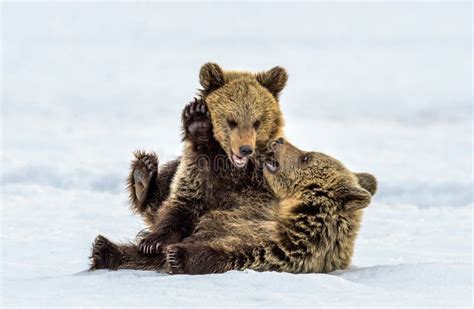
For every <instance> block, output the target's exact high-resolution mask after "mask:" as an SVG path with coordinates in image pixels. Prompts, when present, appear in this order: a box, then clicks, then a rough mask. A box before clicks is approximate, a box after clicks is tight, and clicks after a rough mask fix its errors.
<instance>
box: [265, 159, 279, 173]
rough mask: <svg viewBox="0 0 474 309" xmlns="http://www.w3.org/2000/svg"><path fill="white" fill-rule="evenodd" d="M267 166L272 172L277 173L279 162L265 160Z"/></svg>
mask: <svg viewBox="0 0 474 309" xmlns="http://www.w3.org/2000/svg"><path fill="white" fill-rule="evenodd" d="M265 166H266V167H267V170H268V171H270V172H272V173H275V172H276V171H277V170H278V162H276V161H268V162H265Z"/></svg>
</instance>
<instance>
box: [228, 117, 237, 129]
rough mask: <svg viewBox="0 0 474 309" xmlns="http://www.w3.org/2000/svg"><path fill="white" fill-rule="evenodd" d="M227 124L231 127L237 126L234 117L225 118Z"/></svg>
mask: <svg viewBox="0 0 474 309" xmlns="http://www.w3.org/2000/svg"><path fill="white" fill-rule="evenodd" d="M227 124H229V127H230V128H231V129H233V128H235V127H237V121H235V120H234V119H227Z"/></svg>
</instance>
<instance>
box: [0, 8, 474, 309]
mask: <svg viewBox="0 0 474 309" xmlns="http://www.w3.org/2000/svg"><path fill="white" fill-rule="evenodd" d="M471 22H472V5H471V4H463V3H450V4H448V3H445V4H435V3H399V4H396V3H391V4H387V3H378V4H375V3H372V4H361V3H337V4H329V3H315V4H304V5H303V4H301V5H295V4H257V5H255V4H215V3H208V4H203V3H199V4H180V5H171V4H160V3H149V4H132V3H121V4H117V3H115V4H110V3H109V4H108V3H100V4H99V3H80V2H76V3H68V4H64V3H62V4H61V3H51V4H31V3H20V4H18V3H2V69H1V72H2V74H1V75H2V148H1V155H2V163H1V164H2V165H1V175H2V180H1V184H2V199H1V201H2V207H1V217H2V220H1V224H2V234H1V240H2V246H1V250H2V263H1V265H2V268H1V277H2V282H1V292H2V293H1V298H2V306H19V305H25V306H39V305H44V306H53V305H59V306H67V305H84V306H92V305H99V306H100V305H127V306H141V305H150V306H152V305H162V306H175V305H180V306H191V305H198V306H199V305H200V306H206V305H207V306H209V305H214V306H220V305H226V306H239V305H260V306H275V305H279V306H290V305H298V306H305V305H306V306H316V305H321V306H338V305H350V306H363V305H374V306H395V305H405V306H465V307H471V306H472V302H473V299H472V294H473V284H472V245H473V238H472V226H473V225H472V223H473V221H472V211H473V191H472V190H473V189H472V188H473V177H472V159H473V155H472V129H473V128H472V116H473V114H472V75H471V74H472V37H471V36H472V33H471V31H472V30H471ZM209 60H212V61H215V62H217V63H220V64H221V65H222V66H223V67H224V68H232V69H239V68H241V69H251V70H263V69H268V68H270V67H272V66H274V65H281V66H284V67H286V68H287V69H288V71H289V73H290V80H289V84H288V87H287V89H286V90H285V93H284V94H283V96H282V99H281V101H282V108H283V110H284V112H285V115H286V121H287V125H286V132H287V136H288V138H289V139H291V140H292V141H293V143H295V144H296V145H298V146H300V147H301V148H304V149H317V150H319V151H323V152H326V153H328V154H331V155H333V156H335V157H337V158H339V159H341V160H342V161H343V162H344V163H345V164H346V165H347V166H348V167H350V168H351V169H353V170H355V171H368V172H371V173H373V174H375V175H376V176H377V177H378V178H379V181H380V190H379V192H378V194H377V196H376V198H375V200H374V202H373V203H372V205H371V206H370V207H369V208H368V209H367V210H366V212H365V218H364V222H363V224H362V230H361V234H360V237H359V239H358V241H357V245H356V253H355V256H354V261H353V265H354V266H353V267H352V268H351V270H349V271H342V272H336V273H333V274H308V275H291V274H277V273H255V272H230V273H226V274H222V275H210V276H194V277H189V276H168V275H163V274H156V273H152V272H135V271H119V272H106V271H100V272H95V273H87V272H84V270H85V269H87V263H88V261H87V256H88V254H89V249H90V244H91V242H92V240H93V239H94V237H95V236H96V235H97V234H99V233H101V234H103V235H106V236H109V237H110V238H111V239H113V240H117V241H119V240H127V239H131V238H133V236H134V235H135V234H136V232H137V231H138V230H140V229H141V227H142V226H141V222H140V221H139V220H138V219H137V218H135V217H134V216H132V215H131V214H130V212H129V211H128V208H127V204H126V194H125V192H124V178H125V177H126V174H127V169H128V163H129V160H130V153H131V152H132V151H133V150H135V149H138V148H144V149H152V150H155V151H157V152H158V154H159V155H160V157H161V159H162V161H166V160H168V159H171V158H173V157H175V156H177V155H179V153H180V143H179V113H180V110H181V109H182V107H183V105H184V103H186V102H187V101H189V100H190V99H191V98H192V96H193V94H194V91H195V89H196V88H197V87H198V84H197V72H198V69H199V67H200V65H201V64H202V63H204V62H206V61H209ZM25 291H26V292H25Z"/></svg>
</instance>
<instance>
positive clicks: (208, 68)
mask: <svg viewBox="0 0 474 309" xmlns="http://www.w3.org/2000/svg"><path fill="white" fill-rule="evenodd" d="M199 82H200V83H201V86H202V87H203V88H204V90H205V91H207V92H209V91H212V90H214V89H217V88H219V87H221V86H223V85H224V83H225V81H224V70H222V69H221V67H220V66H219V65H217V64H215V63H211V62H208V63H206V64H204V65H203V66H202V67H201V70H200V72H199Z"/></svg>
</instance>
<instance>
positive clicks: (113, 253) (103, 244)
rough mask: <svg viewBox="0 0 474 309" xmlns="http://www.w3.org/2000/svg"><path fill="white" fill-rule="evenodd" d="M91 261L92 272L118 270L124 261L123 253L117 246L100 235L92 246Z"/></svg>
mask: <svg viewBox="0 0 474 309" xmlns="http://www.w3.org/2000/svg"><path fill="white" fill-rule="evenodd" d="M90 260H91V266H90V270H97V269H117V268H118V267H119V266H120V264H121V261H122V253H121V252H120V250H119V249H118V247H117V245H116V244H114V243H113V242H111V241H110V240H108V239H107V238H105V237H104V236H102V235H99V236H97V237H96V238H95V240H94V244H93V245H92V250H91V256H90Z"/></svg>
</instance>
